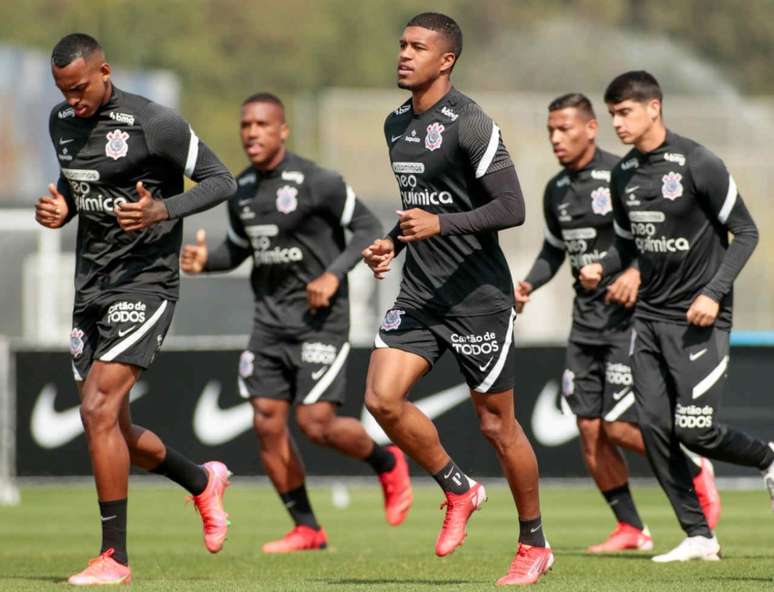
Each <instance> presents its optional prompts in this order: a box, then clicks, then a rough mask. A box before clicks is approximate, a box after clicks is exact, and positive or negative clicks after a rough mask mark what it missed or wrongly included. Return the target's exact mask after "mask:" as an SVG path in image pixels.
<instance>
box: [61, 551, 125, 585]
mask: <svg viewBox="0 0 774 592" xmlns="http://www.w3.org/2000/svg"><path fill="white" fill-rule="evenodd" d="M113 553H115V551H114V550H113V549H108V550H107V551H105V552H104V553H102V554H101V555H100V556H99V557H95V558H94V559H89V566H88V567H87V568H86V569H84V570H83V571H82V572H80V573H77V574H75V575H73V576H70V577H69V578H68V579H67V583H68V584H72V585H73V586H116V585H118V584H131V583H132V570H131V569H129V566H128V565H123V564H122V563H118V561H116V560H115V559H113Z"/></svg>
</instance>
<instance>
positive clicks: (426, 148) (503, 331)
mask: <svg viewBox="0 0 774 592" xmlns="http://www.w3.org/2000/svg"><path fill="white" fill-rule="evenodd" d="M461 51H462V32H461V31H460V28H459V26H458V25H457V23H456V22H455V21H454V20H452V19H451V18H449V17H448V16H445V15H442V14H437V13H422V14H419V15H417V16H415V17H414V18H412V19H411V20H410V21H409V22H408V24H407V25H406V28H405V30H404V31H403V35H402V36H401V38H400V52H399V58H398V68H397V70H398V71H397V74H398V86H399V87H400V88H403V89H406V90H409V91H411V97H410V98H409V99H408V100H407V101H406V102H405V103H403V105H401V106H400V107H398V108H397V109H396V110H395V111H394V112H393V113H390V114H389V116H388V117H387V120H386V122H385V126H384V131H385V136H386V140H387V146H388V150H389V154H390V161H391V164H392V170H393V171H394V173H395V177H396V179H397V181H398V187H399V190H400V194H401V200H402V203H403V209H402V210H400V211H399V212H398V217H399V219H398V223H397V224H396V225H395V227H394V228H393V229H392V230H391V232H390V233H389V234H388V236H387V237H386V238H383V239H379V240H377V241H375V242H374V243H373V244H371V245H370V246H369V247H368V248H367V249H365V250H364V252H363V256H364V258H365V260H366V262H367V263H368V265H369V266H370V267H371V269H372V271H373V272H374V275H375V276H376V277H377V278H381V277H384V274H385V273H387V272H388V271H389V268H390V264H391V261H392V259H393V258H394V257H395V255H396V254H397V253H398V252H399V251H400V250H402V249H403V248H405V250H406V261H405V265H404V268H403V280H402V283H401V287H400V293H399V295H398V297H397V301H396V302H395V305H394V306H393V308H391V309H390V310H388V311H387V313H386V314H385V316H384V320H383V322H382V325H381V328H380V330H379V332H378V334H377V336H376V340H375V349H374V351H373V353H372V356H371V362H370V366H369V370H368V379H367V385H366V405H367V407H368V409H369V410H370V412H371V413H372V414H373V415H374V417H375V418H376V420H377V421H378V422H379V424H380V425H381V426H382V428H384V430H385V432H386V433H387V434H388V435H389V436H390V438H392V441H393V442H395V443H396V444H397V445H398V446H399V447H400V448H401V449H402V450H403V451H404V452H406V453H407V454H408V455H409V456H410V457H411V458H413V459H414V460H415V461H416V462H417V463H418V464H419V465H420V466H421V467H422V468H424V469H425V470H426V471H427V472H428V473H430V474H431V475H432V476H433V477H434V479H435V480H436V481H437V482H438V484H439V485H440V487H441V489H442V490H443V492H444V494H445V497H446V501H445V503H444V505H445V506H446V516H445V518H444V521H443V526H442V528H441V531H440V533H439V535H438V539H437V542H436V547H435V552H436V554H437V555H438V556H444V555H448V554H449V553H451V552H453V551H454V550H455V549H456V548H457V547H458V546H459V545H461V544H462V543H463V540H464V538H465V535H466V525H467V522H468V519H469V518H470V515H471V514H472V512H473V511H474V510H477V509H479V508H480V507H481V505H482V504H483V503H484V501H485V500H486V492H485V490H484V487H483V485H481V484H480V483H478V482H476V481H474V480H473V479H472V478H470V477H469V476H468V475H467V474H465V472H464V471H463V470H462V468H460V467H459V466H458V465H457V464H456V463H455V462H454V461H453V460H452V459H451V458H450V457H449V455H448V453H447V452H446V451H445V450H444V448H443V446H442V445H441V442H440V440H439V437H438V432H437V430H436V428H435V426H434V425H433V423H432V422H431V421H430V420H429V419H428V418H427V417H426V416H425V415H423V414H422V412H421V411H419V410H418V409H417V408H416V407H415V406H414V405H413V404H412V403H410V402H409V401H407V400H406V396H407V394H408V392H409V390H410V389H411V387H412V385H413V384H414V383H415V382H416V381H417V380H418V379H419V378H420V377H421V376H422V375H424V374H425V373H427V372H428V371H429V370H430V368H431V367H432V365H433V363H434V362H435V361H436V360H437V359H438V358H439V357H440V356H441V355H442V354H443V352H444V351H446V350H450V351H451V352H452V354H453V355H454V356H455V358H456V360H457V363H458V365H459V368H460V370H461V371H462V374H463V375H464V377H465V380H466V381H467V383H468V385H469V386H470V395H471V399H472V401H473V405H474V407H475V410H476V413H477V415H478V417H479V421H480V427H481V431H482V433H483V434H484V436H485V437H486V438H487V439H488V440H489V442H490V443H491V444H492V446H493V447H494V449H495V453H496V454H497V458H498V460H499V461H500V464H501V466H502V469H503V472H504V474H505V476H506V479H507V480H508V483H509V485H510V487H511V491H512V493H513V497H514V501H515V502H516V507H517V509H518V513H519V544H518V550H517V552H516V556H515V558H514V560H513V562H512V563H511V566H510V568H509V570H508V573H507V574H506V575H505V576H503V577H502V578H500V579H499V580H498V581H497V583H498V584H500V585H507V584H529V583H533V582H536V581H537V580H538V579H539V578H540V576H541V575H542V574H543V573H545V572H546V571H548V569H549V567H550V566H551V564H552V563H553V555H552V553H551V549H550V547H549V546H548V544H547V543H546V540H545V537H544V535H543V528H542V523H541V518H540V502H539V496H538V467H537V462H536V460H535V454H534V452H533V451H532V447H531V445H530V443H529V441H528V440H527V438H526V436H525V435H524V432H523V431H522V429H521V427H520V426H519V424H518V422H517V421H516V419H515V416H514V401H513V374H512V369H511V365H512V358H513V324H514V320H515V316H516V314H515V312H514V310H513V306H514V299H513V283H512V281H511V276H510V272H509V270H508V265H507V263H506V260H505V256H504V255H503V252H502V250H501V249H500V246H499V244H498V239H497V231H498V230H502V229H505V228H510V227H513V226H518V225H520V224H522V223H523V222H524V199H523V196H522V193H521V188H520V187H519V182H518V179H517V176H516V170H515V168H514V166H513V162H512V161H511V158H510V156H509V155H508V152H507V150H506V149H505V146H504V145H503V142H502V139H501V137H500V130H499V128H498V127H497V125H495V124H494V122H493V121H492V120H491V119H490V118H489V117H488V116H487V115H486V114H485V113H484V112H483V111H482V109H481V107H479V106H478V105H477V104H476V103H475V102H474V101H472V100H471V99H470V98H468V97H466V96H465V95H463V94H462V93H461V92H459V91H458V90H457V89H455V88H454V87H452V85H451V81H450V76H451V72H452V69H453V67H454V65H455V63H456V62H457V60H458V58H459V56H460V52H461Z"/></svg>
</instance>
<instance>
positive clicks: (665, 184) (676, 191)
mask: <svg viewBox="0 0 774 592" xmlns="http://www.w3.org/2000/svg"><path fill="white" fill-rule="evenodd" d="M682 180H683V176H682V175H681V174H680V173H675V172H674V171H670V172H669V173H668V174H666V175H664V176H663V177H661V182H662V185H661V194H662V195H663V196H664V197H665V198H666V199H671V200H675V199H677V198H678V197H680V196H681V195H682V194H683V184H682V183H681V181H682Z"/></svg>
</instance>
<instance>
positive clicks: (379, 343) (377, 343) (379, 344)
mask: <svg viewBox="0 0 774 592" xmlns="http://www.w3.org/2000/svg"><path fill="white" fill-rule="evenodd" d="M374 347H375V348H377V349H384V348H386V347H390V346H389V345H387V343H386V342H385V341H384V339H382V338H381V336H380V335H379V334H378V333H377V334H376V337H374Z"/></svg>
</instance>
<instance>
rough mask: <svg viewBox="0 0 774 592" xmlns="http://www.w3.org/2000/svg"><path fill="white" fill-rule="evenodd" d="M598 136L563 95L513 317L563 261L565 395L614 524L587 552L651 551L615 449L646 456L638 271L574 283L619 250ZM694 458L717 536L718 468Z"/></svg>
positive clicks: (577, 101)
mask: <svg viewBox="0 0 774 592" xmlns="http://www.w3.org/2000/svg"><path fill="white" fill-rule="evenodd" d="M597 128H598V123H597V119H596V115H595V114H594V109H593V107H592V105H591V101H589V99H588V98H587V97H586V96H584V95H582V94H579V93H570V94H566V95H562V96H561V97H558V98H556V99H555V100H553V101H552V102H551V103H550V104H549V106H548V135H549V141H550V142H551V145H552V147H553V150H554V154H555V155H556V158H557V160H558V161H559V163H560V164H561V165H562V167H563V168H562V170H561V171H560V172H559V173H558V174H557V175H555V176H554V177H553V178H552V179H551V180H549V182H548V183H547V185H546V189H545V193H544V195H543V214H544V217H545V233H544V234H545V240H544V242H543V248H542V249H541V251H540V253H539V255H538V257H537V259H536V260H535V263H534V265H533V266H532V269H531V270H530V271H529V273H528V274H527V277H526V278H525V279H524V280H523V281H520V282H518V283H517V285H516V295H515V297H516V310H517V311H518V312H521V309H522V308H523V307H524V305H525V304H526V303H527V302H528V301H529V300H530V295H531V293H532V292H534V291H535V290H537V289H538V288H539V287H541V286H542V285H544V284H545V283H547V282H548V281H549V280H550V279H551V278H552V277H554V275H555V274H556V272H557V271H558V270H559V268H560V267H561V265H562V262H563V261H564V257H565V252H567V253H568V256H569V257H568V258H569V260H570V271H571V272H572V275H573V279H574V280H575V282H574V288H575V299H574V301H573V323H572V330H571V332H570V338H569V342H568V344H567V353H566V360H567V362H566V370H565V371H564V375H563V377H562V378H563V380H562V390H563V394H564V396H565V398H566V401H567V403H568V404H569V406H570V409H572V412H573V413H574V414H575V415H576V416H577V422H578V430H579V432H580V440H581V449H582V451H583V458H584V461H585V462H586V466H587V467H588V470H589V473H591V476H592V477H593V478H594V481H595V483H596V484H597V487H599V490H600V491H601V492H602V495H603V496H604V497H605V500H606V501H607V503H608V505H609V506H610V509H611V510H612V511H613V514H614V515H615V517H616V520H617V526H616V528H615V529H614V530H613V532H612V533H611V534H610V536H609V537H608V539H607V540H606V541H605V542H603V543H601V544H598V545H592V546H591V547H589V549H588V550H589V552H591V553H603V552H614V551H623V550H627V549H632V550H650V549H652V548H653V540H652V538H651V536H650V533H649V532H648V530H647V529H646V528H645V526H644V525H643V523H642V520H641V519H640V516H639V514H638V512H637V508H636V507H635V504H634V500H633V499H632V496H631V492H630V490H629V483H628V470H627V468H626V462H625V460H624V458H623V455H622V454H621V452H620V449H619V447H623V448H627V449H629V450H632V451H634V452H636V453H638V454H645V448H644V445H643V442H642V436H641V434H640V430H639V428H638V427H637V414H636V411H635V406H634V392H633V390H632V371H631V367H630V362H629V343H630V341H631V317H632V312H633V308H632V307H633V305H634V303H635V301H636V299H637V289H638V287H639V283H640V272H639V270H638V269H637V268H636V266H633V267H629V268H628V269H626V270H625V271H623V272H621V273H620V274H615V275H611V276H609V277H608V278H606V280H605V281H604V282H603V283H601V284H600V285H599V286H597V288H596V289H595V290H592V291H588V292H587V291H586V290H585V289H583V287H582V286H581V285H580V282H579V281H578V272H579V270H580V268H581V267H583V266H584V265H587V264H589V263H593V262H596V261H598V260H599V259H600V258H601V257H603V256H604V254H605V253H606V252H607V250H608V249H609V248H610V245H612V243H613V241H614V232H613V213H612V212H613V208H612V203H611V201H610V170H611V169H612V168H613V166H614V165H615V163H617V162H618V157H617V156H615V155H613V154H610V153H609V152H605V151H604V150H602V149H600V148H599V147H597V144H596V135H597ZM619 302H620V303H619ZM694 456H695V455H694ZM697 459H698V462H697V463H694V462H692V463H690V468H691V471H692V475H693V481H694V486H695V488H696V492H697V495H699V500H700V502H701V503H702V508H703V510H704V512H705V513H706V515H707V521H708V522H709V524H710V526H711V527H712V528H715V525H716V524H717V521H718V517H719V514H720V497H719V496H718V494H717V489H716V488H715V483H714V479H713V473H712V466H711V464H710V463H709V461H707V460H706V459H701V458H699V457H697ZM702 467H703V468H702Z"/></svg>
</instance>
